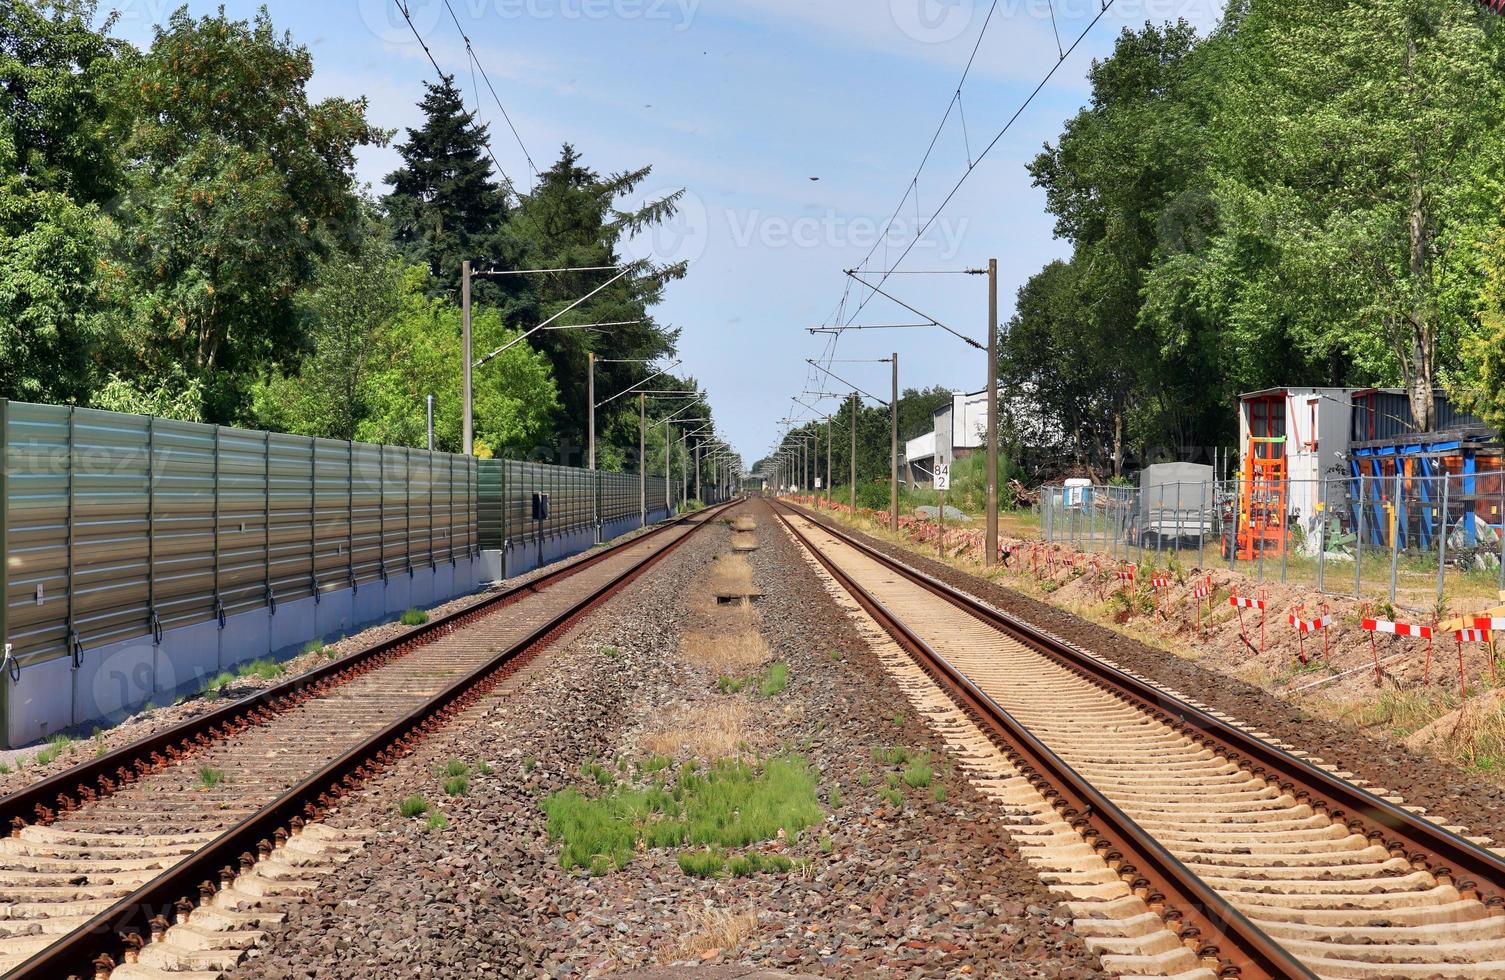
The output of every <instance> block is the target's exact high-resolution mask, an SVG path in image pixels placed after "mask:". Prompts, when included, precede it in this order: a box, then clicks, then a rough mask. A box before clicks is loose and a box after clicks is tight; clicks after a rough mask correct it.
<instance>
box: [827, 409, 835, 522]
mask: <svg viewBox="0 0 1505 980" xmlns="http://www.w3.org/2000/svg"><path fill="white" fill-rule="evenodd" d="M835 482H836V477H835V474H833V473H832V472H831V416H829V415H827V416H826V510H830V509H831V484H833V483H835Z"/></svg>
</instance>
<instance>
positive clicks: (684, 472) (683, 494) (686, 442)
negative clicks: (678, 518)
mask: <svg viewBox="0 0 1505 980" xmlns="http://www.w3.org/2000/svg"><path fill="white" fill-rule="evenodd" d="M679 452H680V455H681V456H683V457H684V462H683V463H682V464H680V467H679V499H680V502H681V503H683V502H684V501H686V500H689V499H690V429H689V426H686V427H685V430H684V431H683V432H681V433H680V434H679Z"/></svg>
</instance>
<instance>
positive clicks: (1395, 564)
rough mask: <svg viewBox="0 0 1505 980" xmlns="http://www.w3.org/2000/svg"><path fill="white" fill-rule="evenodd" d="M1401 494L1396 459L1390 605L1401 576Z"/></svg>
mask: <svg viewBox="0 0 1505 980" xmlns="http://www.w3.org/2000/svg"><path fill="white" fill-rule="evenodd" d="M1400 495H1401V463H1400V459H1399V458H1397V459H1396V461H1395V496H1394V497H1392V498H1391V500H1390V506H1391V507H1392V508H1393V510H1392V513H1393V514H1394V515H1395V517H1394V519H1392V520H1391V522H1390V605H1392V606H1394V605H1395V584H1396V579H1397V578H1399V577H1400V534H1401V527H1400Z"/></svg>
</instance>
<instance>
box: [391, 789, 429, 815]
mask: <svg viewBox="0 0 1505 980" xmlns="http://www.w3.org/2000/svg"><path fill="white" fill-rule="evenodd" d="M397 812H398V813H400V814H402V816H403V819H405V820H411V819H413V818H414V817H421V816H423V815H424V814H425V813H428V812H429V801H428V800H426V799H424V798H423V797H421V796H419V795H418V794H416V793H415V794H413V795H412V796H409V797H407V798H406V799H404V800H403V801H402V802H401V803H399V804H397Z"/></svg>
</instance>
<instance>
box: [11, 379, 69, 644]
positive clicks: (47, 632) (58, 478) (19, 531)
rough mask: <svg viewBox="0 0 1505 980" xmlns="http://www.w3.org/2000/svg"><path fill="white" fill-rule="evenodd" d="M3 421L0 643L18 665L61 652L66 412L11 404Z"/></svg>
mask: <svg viewBox="0 0 1505 980" xmlns="http://www.w3.org/2000/svg"><path fill="white" fill-rule="evenodd" d="M7 416H8V417H7V419H6V428H7V430H8V431H7V432H6V443H5V452H6V468H7V471H8V478H7V485H8V491H9V494H10V500H9V505H10V512H9V530H10V551H9V553H8V554H7V555H6V556H5V557H6V562H7V566H8V575H7V583H6V584H7V595H6V607H7V610H6V611H7V615H6V629H7V630H8V631H9V635H8V637H7V640H6V641H7V642H9V643H11V644H13V652H14V653H15V656H16V657H17V658H18V659H20V660H21V662H22V663H25V662H27V661H28V660H38V659H46V658H50V657H54V656H62V655H63V654H64V653H65V652H66V650H67V646H66V643H67V637H68V632H67V617H66V609H67V605H68V478H69V474H68V409H66V408H59V407H57V406H52V405H28V404H26V403H24V402H11V403H10V405H9V409H8V412H7ZM38 589H41V590H42V591H41V592H40V593H38V591H37V590H38ZM39 597H40V598H39ZM60 611H61V614H60Z"/></svg>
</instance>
